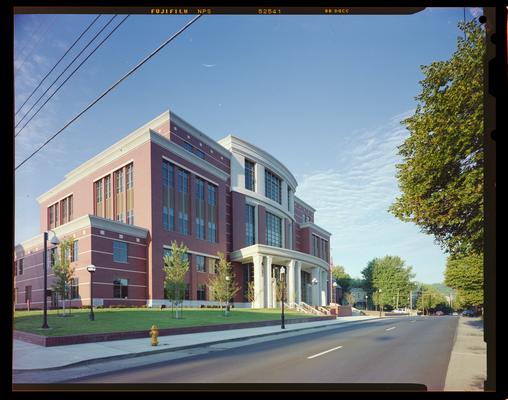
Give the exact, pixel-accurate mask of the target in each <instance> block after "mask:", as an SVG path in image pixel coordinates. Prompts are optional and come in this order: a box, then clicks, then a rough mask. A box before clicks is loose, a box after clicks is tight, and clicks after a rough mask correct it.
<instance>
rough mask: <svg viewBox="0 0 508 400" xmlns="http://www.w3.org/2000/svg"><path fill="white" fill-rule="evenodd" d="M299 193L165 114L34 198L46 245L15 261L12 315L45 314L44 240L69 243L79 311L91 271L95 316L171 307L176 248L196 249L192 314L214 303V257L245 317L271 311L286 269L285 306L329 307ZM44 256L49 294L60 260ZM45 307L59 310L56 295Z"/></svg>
mask: <svg viewBox="0 0 508 400" xmlns="http://www.w3.org/2000/svg"><path fill="white" fill-rule="evenodd" d="M297 185H298V184H297V181H296V179H295V177H294V176H293V175H292V174H291V172H290V171H289V170H288V169H287V168H286V167H285V166H284V165H283V164H282V163H281V162H280V161H278V160H277V159H276V158H275V157H274V156H273V155H271V154H270V153H268V152H267V151H265V150H262V149H260V148H258V147H256V146H254V145H252V144H250V143H248V142H246V141H244V140H242V139H240V138H238V137H235V136H231V135H230V136H227V137H225V138H223V139H221V140H219V141H218V142H216V141H214V140H213V139H211V138H209V137H208V136H207V135H205V134H204V133H203V132H201V131H199V130H198V129H196V128H195V127H193V126H192V125H190V124H189V123H188V122H186V121H185V120H183V119H182V118H180V117H178V116H177V115H176V114H174V113H173V112H170V111H166V112H165V113H163V114H161V115H159V116H158V117H157V118H155V119H154V120H152V121H150V122H149V123H147V124H145V125H144V126H142V127H141V128H139V129H137V130H136V131H134V132H132V133H131V134H129V135H128V136H126V137H124V138H123V139H122V140H120V141H119V142H117V143H115V144H114V145H112V146H111V147H109V148H108V149H106V150H104V151H103V152H101V153H100V154H98V155H97V156H95V157H93V158H91V159H90V160H88V161H87V162H85V163H83V164H82V165H81V166H79V167H78V168H76V169H74V170H73V171H71V172H70V173H68V174H67V175H66V176H65V179H64V180H63V181H62V182H61V183H59V184H58V185H56V186H55V187H54V188H52V189H50V190H49V191H47V192H46V193H44V194H42V195H41V196H39V197H38V198H37V201H38V203H39V207H40V228H41V234H40V235H38V236H37V237H35V238H32V239H29V240H27V241H25V242H23V243H21V244H18V245H17V246H16V247H15V252H14V253H15V254H14V271H13V275H14V287H15V305H16V308H19V309H22V308H26V307H27V306H28V304H30V307H31V308H41V307H42V304H43V292H44V290H43V263H42V260H43V232H48V231H49V232H50V234H49V236H50V239H51V236H52V235H53V234H56V235H57V237H58V238H59V239H64V238H67V239H71V242H72V245H71V249H70V252H69V254H68V256H69V259H70V262H71V265H72V266H73V268H74V271H75V273H74V274H75V278H74V279H73V281H72V284H71V288H70V290H69V297H70V299H71V301H72V305H75V306H80V305H88V304H90V289H91V287H90V277H89V273H88V272H87V270H86V268H87V266H88V265H90V264H93V265H95V266H96V269H97V270H96V273H95V275H94V280H93V285H94V287H93V293H94V305H104V306H108V305H115V304H123V305H142V304H147V305H148V306H158V305H161V304H169V301H168V300H167V299H166V298H165V297H166V296H165V293H164V272H163V269H162V267H163V256H164V255H165V254H167V252H168V251H169V248H170V245H171V242H172V241H173V240H176V241H177V243H184V244H185V245H186V246H187V248H188V254H187V257H188V260H189V263H190V269H189V272H188V273H187V276H186V282H187V289H186V292H185V302H184V305H186V306H201V305H209V304H214V303H215V302H214V300H213V299H212V298H211V297H210V294H209V291H208V287H207V282H208V280H209V279H210V277H211V276H213V274H214V264H215V261H216V260H217V259H218V256H217V253H218V252H224V253H225V254H226V255H227V256H228V259H229V260H230V261H231V262H232V265H233V270H234V273H235V280H236V282H237V284H238V286H239V287H240V290H239V291H238V293H237V294H236V296H235V298H234V303H235V306H237V307H251V306H252V307H255V308H265V307H268V308H270V307H275V306H276V300H277V282H280V279H281V271H282V267H284V269H285V274H284V275H282V276H284V277H285V283H286V287H287V289H288V291H287V293H288V299H286V301H287V302H289V303H300V302H305V303H308V304H311V305H325V304H327V303H328V298H329V293H330V291H329V284H330V262H329V259H330V254H329V253H330V233H329V232H327V231H326V230H325V229H323V228H321V227H319V226H317V225H316V224H315V223H314V212H315V210H314V209H313V208H312V207H311V206H310V205H308V204H306V203H305V202H304V201H302V200H301V199H299V198H298V197H297V196H296V195H295V193H296V192H297ZM48 246H49V247H48V248H49V250H48V282H49V283H48V288H50V287H51V283H52V280H53V279H54V276H53V274H52V272H51V265H52V263H53V262H54V253H55V252H56V251H58V250H57V249H56V248H52V247H51V245H50V244H49V243H48ZM249 282H251V284H250V285H249ZM252 285H253V288H254V290H253V291H254V302H252V303H251V302H250V301H249V296H248V288H249V286H252ZM46 295H47V296H48V304H50V306H53V307H56V306H58V304H59V302H60V301H61V299H58V297H57V296H56V294H55V293H52V292H51V290H49V291H48V292H47V293H46Z"/></svg>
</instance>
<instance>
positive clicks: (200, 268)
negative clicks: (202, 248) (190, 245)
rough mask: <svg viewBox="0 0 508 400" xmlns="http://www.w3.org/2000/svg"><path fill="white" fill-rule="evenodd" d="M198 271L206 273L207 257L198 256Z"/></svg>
mask: <svg viewBox="0 0 508 400" xmlns="http://www.w3.org/2000/svg"><path fill="white" fill-rule="evenodd" d="M196 271H198V272H205V257H204V256H196Z"/></svg>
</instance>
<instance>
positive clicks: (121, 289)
mask: <svg viewBox="0 0 508 400" xmlns="http://www.w3.org/2000/svg"><path fill="white" fill-rule="evenodd" d="M128 294H129V280H128V279H115V280H114V281H113V297H114V298H117V299H126V298H127V296H128Z"/></svg>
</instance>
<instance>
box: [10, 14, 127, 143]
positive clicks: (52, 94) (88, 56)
mask: <svg viewBox="0 0 508 400" xmlns="http://www.w3.org/2000/svg"><path fill="white" fill-rule="evenodd" d="M127 18H129V15H127V16H126V17H125V18H124V19H122V20H121V21H120V23H119V24H118V25H117V26H115V28H114V29H113V30H112V31H111V32H109V33H108V35H107V36H106V37H105V38H104V39H103V40H102V41H101V42H100V43H99V44H98V45H97V46H96V47H95V49H93V50H92V52H91V53H90V54H88V55H87V56H86V58H85V59H84V60H83V61H81V63H79V65H78V66H77V67H76V68H74V70H73V71H72V72H71V73H70V75H69V76H68V77H67V78H65V80H64V81H63V82H62V83H61V84H60V86H58V87H57V88H56V89H55V91H54V92H53V93H51V96H49V97H48V98H47V99H46V101H45V102H44V103H42V105H41V106H40V107H39V108H38V109H37V111H36V112H35V113H34V114H33V115H32V116H31V117H30V119H29V120H28V121H27V122H26V123H25V125H23V126H22V127H21V128H20V130H19V131H18V133H16V134H15V135H14V137H16V136H18V135H19V134H20V133H21V131H22V130H23V129H25V127H26V126H27V125H28V124H29V123H30V121H31V120H32V119H33V118H34V117H35V116H36V115H37V114H38V113H39V111H41V109H42V108H43V107H44V106H45V105H46V104H47V102H48V101H50V100H51V99H52V98H53V96H54V95H55V94H56V93H57V92H58V91H59V90H60V88H61V87H62V86H63V85H65V83H66V82H67V81H68V80H69V79H70V78H71V77H72V75H74V73H75V72H76V71H77V70H78V69H80V68H81V66H82V65H83V64H84V63H85V62H86V61H87V60H88V59H89V58H90V57H91V56H92V55H93V53H95V52H96V51H97V50H99V47H101V46H102V44H103V43H104V42H105V41H106V40H108V38H109V37H110V36H111V35H112V34H113V33H114V32H115V31H116V30H117V29H118V28H119V27H120V25H122V24H123V23H124V22H125V20H126V19H127Z"/></svg>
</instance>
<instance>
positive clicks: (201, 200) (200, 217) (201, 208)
mask: <svg viewBox="0 0 508 400" xmlns="http://www.w3.org/2000/svg"><path fill="white" fill-rule="evenodd" d="M196 238H197V239H201V240H204V239H205V181H203V180H202V179H199V178H196Z"/></svg>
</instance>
